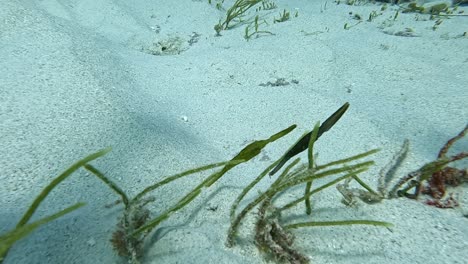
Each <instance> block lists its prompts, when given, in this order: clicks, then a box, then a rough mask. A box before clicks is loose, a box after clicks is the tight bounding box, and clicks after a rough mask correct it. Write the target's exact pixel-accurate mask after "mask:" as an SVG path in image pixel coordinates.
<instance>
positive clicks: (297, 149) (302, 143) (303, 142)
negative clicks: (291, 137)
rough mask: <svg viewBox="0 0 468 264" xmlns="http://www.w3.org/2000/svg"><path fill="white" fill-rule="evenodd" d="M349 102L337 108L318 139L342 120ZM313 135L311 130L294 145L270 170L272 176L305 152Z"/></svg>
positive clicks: (321, 130) (320, 130) (322, 127)
mask: <svg viewBox="0 0 468 264" xmlns="http://www.w3.org/2000/svg"><path fill="white" fill-rule="evenodd" d="M348 107H349V103H347V102H346V103H345V104H344V105H343V106H342V107H340V108H339V109H338V110H336V112H335V113H333V114H332V115H331V116H330V117H329V118H327V120H325V122H323V124H322V125H321V126H320V128H319V131H318V134H317V139H318V138H319V137H320V136H321V135H322V134H323V133H325V132H327V131H328V130H329V129H330V128H332V127H333V126H334V125H335V124H336V122H338V120H340V118H341V116H343V114H344V113H345V112H346V110H348ZM311 135H312V132H309V133H307V134H305V135H304V136H303V137H302V138H301V139H300V140H299V141H298V142H297V143H296V145H294V146H293V147H292V148H291V149H290V150H289V151H288V152H287V153H286V154H285V155H284V157H283V159H281V161H280V162H279V163H278V165H276V167H275V168H274V169H273V170H271V171H270V176H271V175H273V174H275V173H276V172H277V171H278V170H279V169H281V167H283V165H284V164H285V163H286V162H287V161H288V160H289V159H291V158H292V157H294V156H296V155H297V154H299V153H301V152H303V151H304V150H306V149H307V148H308V147H309V141H310V137H311Z"/></svg>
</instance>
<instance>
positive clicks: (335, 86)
mask: <svg viewBox="0 0 468 264" xmlns="http://www.w3.org/2000/svg"><path fill="white" fill-rule="evenodd" d="M173 2H176V3H173ZM275 2H276V3H277V5H278V9H276V10H274V11H273V12H272V13H271V14H268V15H266V19H267V20H268V22H269V26H265V25H264V26H261V28H260V29H263V30H269V31H271V32H273V33H274V34H275V35H274V36H264V37H261V38H253V39H251V40H250V41H248V42H247V41H246V40H244V39H243V34H244V28H245V26H241V27H238V28H235V29H232V30H228V31H223V32H222V36H221V37H216V36H214V33H215V32H214V30H213V26H214V24H216V23H217V21H218V20H219V19H220V18H221V17H222V14H223V12H221V11H218V10H217V9H216V8H215V7H214V6H210V5H209V4H208V3H207V1H189V0H186V1H123V0H114V1H112V0H108V1H90V0H83V1H71V0H42V1H31V0H29V1H27V0H24V1H17V0H3V1H1V8H0V54H1V56H0V58H1V59H0V131H1V138H0V149H1V151H2V155H1V158H0V168H1V174H0V199H1V200H0V201H1V204H2V207H1V208H0V233H3V232H5V231H6V230H9V229H11V228H13V227H14V225H15V224H16V222H17V221H18V219H19V218H20V217H21V215H22V213H23V212H24V211H25V209H26V208H27V207H28V206H29V205H30V203H31V201H32V200H33V199H34V197H35V196H36V195H37V194H38V193H39V192H40V190H41V189H42V188H43V187H44V186H45V185H46V184H48V183H49V182H50V181H51V180H52V179H53V178H54V177H56V175H58V174H59V173H60V172H61V171H63V170H64V169H65V168H67V167H68V166H69V165H70V164H72V163H73V162H74V161H76V160H78V159H80V158H82V157H84V156H86V155H88V154H90V153H92V152H95V151H97V150H99V149H101V148H104V147H107V146H112V147H113V150H112V152H111V153H110V154H108V155H106V156H105V157H102V158H100V159H98V160H97V161H95V162H93V164H94V165H95V166H96V167H98V168H99V169H101V170H102V171H103V172H105V173H106V175H107V176H109V177H110V178H112V179H113V180H115V181H116V182H117V183H118V184H119V185H120V186H121V187H122V188H123V189H124V190H126V191H127V192H128V193H129V194H131V195H134V194H135V193H137V192H138V191H140V190H142V189H143V188H144V187H145V186H147V185H149V184H151V183H154V182H156V181H158V180H160V179H162V178H163V176H164V175H169V174H173V173H176V172H180V171H183V170H185V169H189V168H193V167H196V166H200V165H204V164H207V163H210V162H215V161H222V160H227V159H230V158H232V157H233V156H234V155H235V154H236V153H237V152H238V151H239V150H240V149H241V148H242V147H243V146H245V145H246V144H247V143H248V142H251V141H252V140H255V139H263V138H267V137H268V136H270V135H271V134H273V133H276V132H278V131H280V130H281V129H283V128H286V127H287V126H289V125H291V124H298V128H297V129H296V131H294V132H293V133H292V135H290V136H288V137H287V138H285V139H283V140H281V141H278V143H277V144H274V145H271V146H269V147H268V148H267V149H266V150H265V152H264V154H261V155H260V156H259V157H258V158H256V159H255V160H254V161H253V162H250V163H248V164H244V165H242V166H239V167H237V168H235V169H234V170H232V171H231V172H230V173H229V174H227V175H225V177H223V179H221V180H220V181H219V182H218V183H216V184H215V185H214V186H213V187H212V188H210V189H209V190H204V192H203V194H202V196H201V197H198V198H197V199H196V200H195V201H194V202H193V203H192V204H191V205H190V206H188V207H187V208H186V209H184V210H182V211H180V212H178V213H176V214H175V215H173V216H172V217H171V218H170V219H169V220H168V221H166V222H164V223H163V224H162V225H161V229H159V230H158V232H157V233H156V235H154V236H153V243H151V244H150V246H149V248H148V250H147V252H146V257H145V258H144V259H143V263H262V262H263V261H264V260H263V258H262V256H261V255H260V254H259V253H258V250H257V249H256V247H255V246H254V245H253V243H252V238H253V234H252V228H253V225H252V224H253V223H252V220H253V217H250V218H248V219H247V222H246V224H245V225H244V226H243V228H242V229H241V231H242V232H241V237H240V245H238V246H236V247H234V248H232V249H231V248H227V247H225V246H224V241H225V239H226V232H227V229H228V226H229V208H230V205H231V203H232V201H233V200H234V199H235V197H236V196H237V195H238V194H239V192H240V191H241V188H243V186H245V185H246V184H248V183H249V182H250V181H251V180H252V179H253V178H254V177H255V176H256V175H257V174H258V173H259V172H260V171H261V170H263V168H265V167H266V166H267V165H269V164H270V163H271V162H272V161H273V160H274V159H276V158H278V157H279V156H280V155H281V153H283V151H284V150H285V149H287V148H288V147H289V146H290V145H291V144H292V143H293V142H294V141H295V139H296V138H297V137H299V136H300V135H301V134H302V133H303V132H304V131H306V130H308V129H311V127H312V126H313V124H314V123H315V122H316V121H318V120H322V121H323V120H325V118H327V117H328V115H330V114H331V113H332V112H333V111H335V110H336V109H337V108H338V107H339V106H341V105H342V104H343V103H344V102H350V105H351V107H350V109H349V111H348V112H347V113H346V114H345V116H344V117H343V119H342V120H340V122H339V123H338V124H337V125H336V126H335V127H334V128H333V129H332V130H331V131H330V132H328V133H327V134H325V135H324V136H323V137H322V138H321V139H320V141H319V142H318V144H317V146H316V150H317V151H318V152H319V153H320V155H319V162H322V163H324V162H327V161H331V160H334V159H338V158H341V157H346V156H349V155H352V154H356V153H359V152H362V151H365V150H369V149H371V148H382V149H383V150H382V151H381V152H379V153H378V154H377V155H376V156H375V157H374V158H375V161H376V163H377V166H375V167H374V168H373V169H372V170H370V171H368V172H367V173H366V174H365V176H363V178H364V179H365V180H367V181H368V182H370V184H371V185H372V186H376V183H377V180H376V179H377V174H378V171H379V168H381V167H382V166H384V165H385V164H386V163H387V162H388V161H389V159H390V158H391V157H392V155H393V153H394V152H395V151H397V150H398V149H399V146H400V145H401V144H402V142H403V140H404V139H405V138H408V139H409V140H410V142H411V151H410V153H409V157H408V159H407V160H406V162H405V164H404V166H403V167H402V168H401V169H400V171H399V174H400V175H405V174H407V173H408V172H410V171H412V170H415V169H417V168H419V167H420V166H421V165H423V164H424V163H425V162H428V161H431V160H433V159H434V158H435V157H436V155H437V152H438V150H439V149H440V147H441V146H442V145H443V144H444V143H445V142H446V141H447V140H448V139H449V138H451V137H452V136H454V135H456V134H457V133H458V132H459V131H460V130H461V129H462V128H463V127H464V126H465V125H466V124H467V116H468V104H467V102H468V89H467V87H468V74H467V70H468V38H467V37H466V36H465V37H462V36H461V35H462V34H463V33H464V32H465V33H466V32H467V30H468V28H467V25H468V18H467V17H452V18H450V19H443V22H442V24H441V25H440V26H439V27H438V29H436V30H435V31H434V30H432V27H433V25H434V23H435V21H434V20H428V16H427V15H416V14H402V13H400V15H399V17H398V18H397V20H396V21H393V20H392V19H391V18H392V17H393V16H394V14H395V10H396V7H391V6H390V7H389V9H388V10H386V11H384V12H383V14H382V15H380V16H378V17H376V18H375V19H374V21H372V22H367V21H366V19H367V18H368V15H369V14H370V12H371V11H373V10H376V11H378V12H380V11H379V10H380V6H379V5H373V4H369V5H365V6H348V5H344V4H341V5H336V4H334V3H332V1H328V3H327V4H326V5H325V3H326V2H325V1H306V0H301V1H285V0H284V1H275ZM228 3H231V2H229V1H228ZM283 8H286V9H287V10H291V13H292V14H293V13H294V10H295V9H297V10H298V12H299V16H298V17H292V18H291V19H290V21H287V22H285V23H277V24H273V23H271V22H272V20H273V17H278V13H279V11H281V10H282V9H283ZM460 10H465V11H466V12H468V8H466V7H462V8H460ZM349 12H353V14H354V13H358V14H360V15H361V16H362V17H363V18H364V21H363V22H362V23H359V24H358V25H356V26H354V27H352V28H351V29H349V30H345V29H344V28H343V27H344V24H345V23H348V24H349V25H354V24H356V23H357V20H354V19H353V18H352V15H349V14H348V13H349ZM416 17H418V18H419V19H416ZM389 23H390V24H389ZM405 28H412V29H413V30H414V34H416V37H404V36H395V35H392V33H395V32H398V31H404V30H405ZM194 32H196V34H197V35H198V34H199V35H200V37H199V39H198V42H196V43H193V45H188V44H187V41H188V40H189V39H191V37H192V36H195V34H194ZM384 32H386V33H384ZM175 37H179V38H180V39H182V44H183V46H182V48H184V49H186V50H185V51H183V52H181V53H180V54H179V55H167V56H158V55H151V54H148V52H149V51H152V52H155V51H157V48H155V46H154V43H158V42H160V41H165V40H167V39H170V38H175ZM142 51H146V52H142ZM277 78H285V79H286V80H287V81H291V80H297V81H298V82H299V83H298V84H293V83H291V84H290V85H288V86H279V87H271V86H259V84H261V83H266V82H268V81H270V82H274V81H275V80H276V79H277ZM467 147H468V143H467V141H466V139H464V140H463V141H460V142H459V143H458V144H457V145H456V146H455V147H454V148H453V150H452V152H453V153H458V152H460V151H462V150H465V151H466V149H467ZM268 158H270V159H271V160H268ZM458 164H459V165H460V166H464V167H466V164H467V163H466V162H465V163H458ZM202 176H203V175H202ZM202 176H193V177H191V178H189V179H186V180H181V181H178V182H175V183H174V184H172V185H170V186H168V187H165V188H163V189H161V190H159V192H155V196H156V197H157V199H158V200H157V202H156V203H154V204H153V205H152V207H151V209H152V210H153V212H154V213H155V215H156V212H158V211H161V210H163V209H164V208H167V207H168V206H170V205H172V204H173V203H174V201H176V200H177V199H180V197H181V195H182V193H183V192H184V191H188V190H189V188H191V187H193V186H195V184H196V183H197V182H199V181H201V180H202V179H203V178H202ZM272 180H273V179H268V180H265V181H264V182H262V183H261V186H260V187H262V186H263V187H265V186H267V185H268V184H269V183H271V181H272ZM452 192H454V193H455V194H456V196H457V197H458V199H459V201H460V203H461V204H462V206H461V208H459V209H456V210H453V209H447V210H442V209H437V208H434V207H430V206H427V205H424V204H423V203H422V202H421V201H413V200H408V199H395V200H386V201H384V202H383V203H380V204H377V205H372V206H371V205H365V204H361V205H360V206H359V207H358V208H357V209H356V208H348V207H345V206H344V205H343V204H341V203H340V199H341V198H340V196H339V193H338V192H337V191H336V190H335V189H334V188H333V189H330V190H326V191H324V192H323V193H320V194H318V195H317V196H315V197H313V200H314V201H315V204H314V209H315V212H316V213H315V215H314V218H313V219H315V220H325V219H326V220H342V219H373V220H384V221H389V222H391V223H393V224H394V225H395V227H394V228H392V230H391V231H389V230H387V229H386V228H377V227H367V226H351V227H326V228H309V229H300V230H296V231H295V234H296V235H297V239H296V242H295V243H296V245H297V247H298V248H300V249H301V250H302V252H304V253H305V254H306V255H308V256H310V259H311V262H312V263H412V264H415V263H425V264H429V263H434V264H440V263H466V262H465V261H466V260H467V259H468V250H467V248H468V219H467V218H465V217H463V213H465V214H466V213H467V205H468V188H467V186H466V184H465V186H460V187H459V188H457V189H455V190H452ZM255 193H256V191H254V192H253V194H255ZM251 197H252V196H250V198H251ZM116 198H117V196H116V195H115V194H114V193H113V192H112V191H110V190H109V189H108V188H107V187H106V186H104V185H103V184H102V183H101V182H99V181H98V180H97V179H95V178H94V177H92V176H90V175H89V174H87V173H86V172H85V171H84V170H80V171H79V172H78V173H75V174H74V175H73V176H72V177H70V178H69V179H67V181H66V182H64V183H63V184H61V185H60V186H59V187H58V188H57V189H56V190H54V192H53V193H52V194H51V195H50V196H49V197H48V198H47V199H46V201H45V202H44V204H42V205H41V207H40V208H39V210H38V212H36V215H35V217H34V219H38V218H39V217H43V216H45V215H48V214H51V213H53V212H56V211H57V210H60V209H62V208H64V207H66V206H69V205H71V204H73V203H75V202H77V201H83V202H86V203H87V206H86V207H84V208H81V209H79V210H78V211H76V212H73V213H72V214H70V215H67V216H65V217H63V218H61V219H59V220H56V221H54V222H52V223H49V224H47V225H46V226H43V227H42V228H40V229H39V230H37V231H36V232H34V233H33V234H32V235H31V236H29V237H28V238H27V239H24V240H21V241H20V242H19V243H17V244H16V245H15V246H14V247H13V248H12V250H11V251H10V254H9V255H8V258H7V259H6V261H5V262H6V263H115V262H119V263H123V262H124V261H122V260H120V259H119V258H118V257H117V256H116V254H115V253H114V252H113V250H112V248H111V245H110V243H109V242H108V241H109V239H110V236H111V234H112V231H113V230H114V227H115V224H116V223H117V221H118V219H119V216H120V214H121V212H122V211H121V208H119V207H115V208H113V209H105V208H104V206H105V205H106V204H109V203H111V202H112V201H114V200H115V199H116ZM422 200H424V198H423V199H422ZM213 206H214V207H216V206H217V210H216V212H212V211H210V210H208V209H207V208H208V207H213ZM300 209H301V210H302V208H300ZM300 212H302V211H300ZM298 213H299V211H298Z"/></svg>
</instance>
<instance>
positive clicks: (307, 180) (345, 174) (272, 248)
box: [226, 103, 391, 263]
mask: <svg viewBox="0 0 468 264" xmlns="http://www.w3.org/2000/svg"><path fill="white" fill-rule="evenodd" d="M348 106H349V104H347V103H346V104H345V105H343V106H342V107H341V108H340V109H338V111H336V112H335V113H334V114H333V115H332V116H331V117H329V118H328V119H327V120H326V121H325V122H324V123H323V124H322V125H321V126H320V124H319V123H317V125H316V126H315V127H314V129H313V130H312V131H311V132H309V133H307V134H305V135H304V136H303V137H301V138H300V139H299V140H298V141H297V143H296V144H294V145H293V146H292V147H291V148H290V149H289V150H288V151H287V152H286V154H285V155H284V156H283V157H281V158H280V159H278V160H277V161H275V162H274V163H272V164H271V165H270V166H268V167H267V168H266V169H265V170H264V171H263V172H262V173H261V174H260V175H259V176H258V177H257V178H255V179H254V180H253V181H252V183H251V184H249V185H248V186H247V187H246V188H245V189H244V190H243V191H242V193H241V194H240V195H239V196H238V198H237V199H236V200H235V202H234V203H233V205H232V207H231V212H230V214H231V226H230V228H229V231H228V238H227V242H226V245H227V246H228V247H232V246H234V245H235V244H236V238H237V236H238V229H239V226H240V225H241V223H242V220H243V219H244V218H245V217H246V216H247V214H248V213H249V212H251V211H252V210H253V209H254V208H258V213H257V221H256V224H255V244H256V246H257V247H258V248H259V250H260V251H261V252H264V253H265V255H266V256H267V257H269V258H273V259H275V260H277V261H281V262H286V263H309V259H308V257H306V256H305V255H303V254H302V253H301V252H300V251H299V250H297V249H295V247H294V245H293V242H294V234H293V233H292V231H291V230H292V229H295V228H300V227H312V226H336V225H356V224H361V225H374V226H386V227H388V226H391V224H390V223H387V222H381V221H372V220H342V221H325V222H323V221H322V222H319V221H308V222H293V223H286V222H285V221H283V219H282V215H283V214H284V211H286V210H287V209H291V208H293V207H295V206H297V205H299V204H301V203H302V202H304V204H305V213H306V214H309V215H310V214H311V212H312V208H311V203H310V198H311V196H312V195H314V194H316V193H318V192H320V191H322V190H324V189H326V188H328V187H331V186H334V185H335V184H337V183H339V182H340V181H343V180H346V179H348V178H350V177H356V176H357V175H358V174H360V173H362V172H365V171H366V170H367V169H368V168H369V167H370V166H371V165H373V164H374V162H373V161H371V160H364V159H365V158H367V157H368V156H370V155H372V154H374V153H375V152H377V151H378V150H371V151H367V152H364V153H361V154H358V155H355V156H352V157H349V158H344V159H340V160H336V161H332V162H330V163H327V164H324V165H317V164H316V163H315V160H314V155H313V146H314V143H315V141H316V140H317V139H318V137H319V136H320V135H322V134H323V133H324V132H326V131H328V130H329V129H330V128H331V127H332V126H333V125H334V124H335V123H336V122H337V121H338V120H339V119H340V117H341V116H342V115H343V113H344V112H345V111H346V109H347V108H348ZM306 149H307V150H308V162H307V163H305V164H300V159H299V158H298V159H295V160H294V161H292V162H291V163H290V164H289V165H288V166H286V167H285V168H284V169H283V170H282V172H281V173H280V175H279V176H278V177H277V179H276V180H275V181H274V182H273V183H272V184H271V185H270V187H269V188H267V190H266V191H263V192H260V193H259V195H258V196H256V198H254V200H253V201H252V202H250V203H249V204H247V206H245V207H244V208H243V209H242V210H241V212H240V213H238V214H236V211H237V208H238V207H239V204H240V202H241V201H242V200H243V198H244V197H245V195H246V194H247V193H248V192H249V191H250V190H252V189H253V187H254V186H255V185H256V184H257V183H259V182H260V181H261V180H262V179H263V178H264V177H265V176H266V175H268V174H270V175H272V174H274V173H276V172H279V171H280V169H281V167H282V166H283V165H285V163H286V161H287V160H289V159H290V158H292V157H293V156H295V155H297V154H298V153H300V152H302V151H304V150H306ZM325 178H326V179H330V180H329V181H328V182H327V183H325V184H321V185H320V186H317V187H315V188H312V185H313V182H314V181H316V180H318V179H325ZM298 185H305V191H304V194H303V195H302V196H301V197H300V198H298V199H295V200H293V201H290V202H288V203H286V204H285V205H283V206H281V207H278V206H276V205H275V204H274V202H275V200H276V199H277V198H278V197H280V196H281V195H282V194H284V193H292V192H293V190H292V189H293V187H296V186H298Z"/></svg>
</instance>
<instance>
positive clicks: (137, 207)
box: [85, 126, 295, 263]
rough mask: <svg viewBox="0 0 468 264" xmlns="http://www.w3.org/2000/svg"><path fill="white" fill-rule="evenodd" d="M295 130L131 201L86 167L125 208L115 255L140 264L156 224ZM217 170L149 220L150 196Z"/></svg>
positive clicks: (115, 239) (153, 187)
mask: <svg viewBox="0 0 468 264" xmlns="http://www.w3.org/2000/svg"><path fill="white" fill-rule="evenodd" d="M294 128H295V126H291V127H288V128H287V129H284V130H283V131H280V132H278V133H276V134H275V135H273V136H271V137H269V138H267V139H263V140H257V141H254V142H252V143H250V144H249V145H247V146H246V147H244V148H243V149H242V150H241V151H240V152H239V153H238V154H237V155H236V156H235V157H234V158H232V159H231V160H230V161H226V162H219V163H213V164H209V165H206V166H202V167H198V168H195V169H191V170H187V171H184V172H182V173H178V174H175V175H172V176H169V177H166V178H164V179H163V180H161V181H159V182H157V183H155V184H152V185H149V186H148V187H146V188H145V189H144V190H143V191H141V192H140V193H138V194H137V195H136V196H135V197H134V198H132V199H130V198H129V197H128V196H127V194H126V193H125V192H124V191H123V190H122V189H121V188H120V187H118V186H117V185H116V184H115V183H114V182H113V181H112V180H111V179H109V178H108V177H106V176H105V175H104V174H103V173H102V172H100V171H99V170H98V169H96V168H95V167H94V166H92V165H90V164H86V165H85V169H87V170H88V171H89V172H91V173H92V174H94V175H95V176H96V177H98V178H99V179H100V180H102V181H103V182H104V183H105V184H106V185H107V186H109V188H111V189H112V190H113V191H114V192H115V193H117V194H118V195H119V196H120V199H119V200H118V201H117V202H116V203H114V204H120V203H122V204H123V205H124V211H123V215H122V217H121V218H120V220H119V222H118V224H117V228H116V230H115V231H114V233H113V234H112V238H111V240H110V242H111V243H112V246H113V248H114V250H115V251H116V253H117V254H118V255H119V256H122V257H125V258H126V259H127V260H128V261H129V262H130V263H139V260H140V259H141V257H142V256H143V255H144V242H145V239H146V238H147V236H148V234H150V232H151V231H153V230H154V229H155V228H157V227H158V226H159V224H161V223H162V222H163V221H165V220H167V219H168V218H169V217H170V216H171V215H172V214H173V213H174V212H176V211H179V210H181V209H183V208H184V207H185V206H187V205H188V204H189V203H190V202H191V201H193V200H194V199H195V198H196V197H197V196H198V195H199V194H200V193H201V192H202V190H203V189H205V188H208V187H210V186H211V185H213V184H214V183H215V182H216V181H218V180H219V179H220V178H221V177H222V176H223V175H224V174H225V173H227V172H228V171H229V170H231V169H232V168H234V167H235V166H237V165H239V164H241V163H243V162H246V161H249V160H251V159H252V158H254V157H255V156H257V155H258V154H260V152H261V150H262V149H263V148H264V147H265V146H266V145H268V144H269V143H271V142H273V141H275V140H277V139H279V138H281V137H283V136H284V135H286V134H288V133H289V132H291V131H292V130H293V129H294ZM217 167H222V168H221V169H220V170H219V171H215V172H213V173H212V174H211V175H210V176H208V177H207V178H206V179H205V180H203V181H202V182H201V183H200V184H198V185H197V186H196V187H195V188H193V189H192V190H181V192H184V191H185V193H186V194H185V195H184V196H183V197H182V198H181V199H180V200H179V201H177V202H176V203H175V204H174V205H173V206H171V207H169V208H167V209H166V210H165V211H163V212H161V213H159V214H157V215H156V216H152V213H151V212H150V211H149V210H148V208H147V207H146V206H147V205H148V204H149V203H151V202H155V201H157V199H156V197H155V196H148V194H149V193H150V192H153V191H155V190H157V189H158V188H159V187H161V186H163V185H166V184H169V183H172V182H173V181H175V180H178V179H181V178H183V177H185V176H188V175H191V174H194V173H198V172H202V171H206V170H211V169H214V168H217ZM158 197H161V199H162V198H163V196H158Z"/></svg>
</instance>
